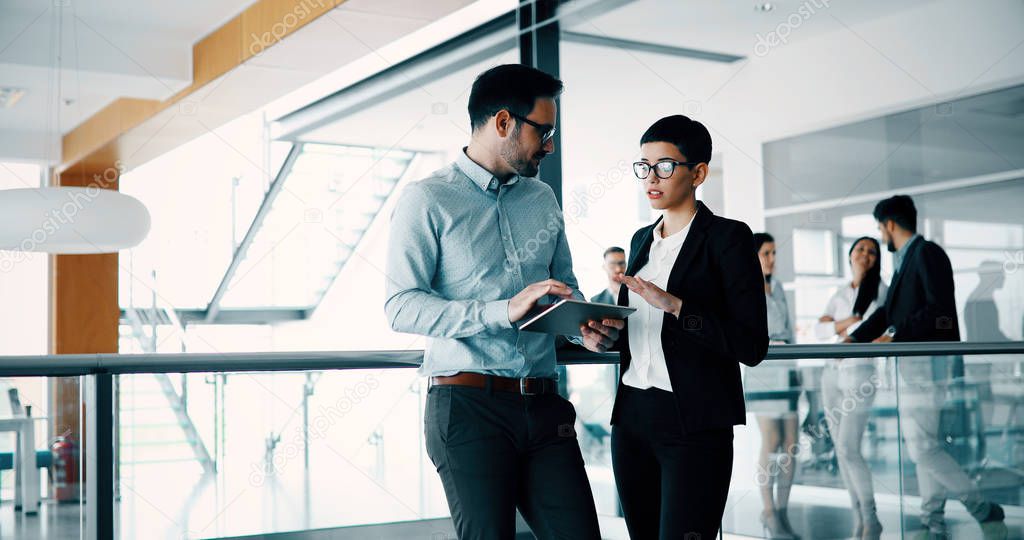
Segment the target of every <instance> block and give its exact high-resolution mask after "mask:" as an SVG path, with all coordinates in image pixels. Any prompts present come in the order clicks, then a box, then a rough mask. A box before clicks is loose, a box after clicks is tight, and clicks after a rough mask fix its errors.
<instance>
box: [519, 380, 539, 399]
mask: <svg viewBox="0 0 1024 540" xmlns="http://www.w3.org/2000/svg"><path fill="white" fill-rule="evenodd" d="M519 393H520V394H522V395H524V396H535V395H537V394H538V392H527V391H526V378H525V377H524V378H522V379H519Z"/></svg>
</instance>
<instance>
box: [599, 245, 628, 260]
mask: <svg viewBox="0 0 1024 540" xmlns="http://www.w3.org/2000/svg"><path fill="white" fill-rule="evenodd" d="M612 253H621V254H623V255H625V254H626V250H624V249H622V248H620V247H619V246H612V247H610V248H608V249H606V250H604V255H602V257H607V256H609V255H611V254H612Z"/></svg>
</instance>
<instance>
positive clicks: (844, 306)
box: [814, 236, 888, 539]
mask: <svg viewBox="0 0 1024 540" xmlns="http://www.w3.org/2000/svg"><path fill="white" fill-rule="evenodd" d="M879 251H880V249H879V244H878V241H877V240H875V239H874V238H871V237H869V236H865V237H862V238H858V239H857V241H856V242H854V243H853V246H852V247H851V248H850V254H849V258H850V270H851V271H852V274H853V279H852V280H851V281H850V283H848V284H846V285H844V286H842V287H840V288H839V290H837V291H836V293H835V294H834V295H833V296H832V298H831V299H830V300H829V301H828V306H827V307H826V308H825V314H824V315H823V316H822V317H821V319H819V322H818V324H817V325H815V328H814V333H815V336H816V337H817V338H818V339H819V340H822V341H828V342H833V343H834V342H838V341H840V340H842V339H843V338H846V337H847V335H849V334H850V333H851V332H853V331H854V330H856V329H857V327H858V326H860V323H861V321H863V320H864V319H865V318H867V317H868V316H869V315H871V313H872V312H874V311H875V310H876V309H878V308H879V307H880V306H881V305H882V304H883V303H884V302H885V295H886V293H887V292H888V288H887V287H886V286H885V283H882V277H881V263H880V257H879ZM877 390H878V376H877V374H876V373H875V364H874V359H872V358H837V359H834V360H829V361H828V362H827V363H826V365H825V369H824V371H823V372H822V375H821V393H822V400H823V401H824V403H823V405H824V408H825V421H826V423H827V424H828V430H829V433H830V434H831V435H832V441H833V444H834V445H835V450H836V459H837V460H838V461H839V474H840V475H841V476H842V478H843V483H844V484H845V485H846V490H847V491H848V492H849V493H850V504H851V508H852V509H853V524H854V525H853V538H871V539H877V538H878V537H879V535H880V534H881V533H882V524H881V522H879V521H878V514H877V512H876V510H875V493H874V487H873V486H872V482H871V469H870V468H868V464H867V462H866V461H865V460H864V455H863V454H862V453H861V449H860V447H861V440H862V439H863V437H864V429H865V427H866V426H867V422H868V415H869V414H870V412H871V404H872V402H874V399H875V393H876V391H877Z"/></svg>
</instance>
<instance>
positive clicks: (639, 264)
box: [626, 216, 661, 276]
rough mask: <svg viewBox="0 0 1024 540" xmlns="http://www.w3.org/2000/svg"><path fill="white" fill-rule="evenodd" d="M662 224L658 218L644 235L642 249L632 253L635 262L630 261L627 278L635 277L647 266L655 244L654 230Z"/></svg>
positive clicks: (641, 242) (641, 243)
mask: <svg viewBox="0 0 1024 540" xmlns="http://www.w3.org/2000/svg"><path fill="white" fill-rule="evenodd" d="M660 222H661V216H658V219H657V221H655V222H654V224H652V225H651V226H650V228H648V229H647V233H645V234H644V238H643V240H641V241H640V247H638V248H637V249H635V250H634V252H633V253H630V257H632V259H633V260H631V261H629V266H627V267H626V275H627V276H635V275H636V273H637V272H638V271H640V269H641V268H643V267H644V265H645V264H647V258H648V256H649V255H650V253H651V243H653V242H654V228H655V227H657V226H658V223H660Z"/></svg>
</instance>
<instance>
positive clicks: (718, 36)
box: [301, 0, 930, 151]
mask: <svg viewBox="0 0 1024 540" xmlns="http://www.w3.org/2000/svg"><path fill="white" fill-rule="evenodd" d="M928 1H930V0H907V1H906V2H900V3H899V5H892V4H890V3H888V2H884V1H882V0H862V1H858V2H842V1H832V2H828V0H799V1H796V0H784V1H782V2H772V4H773V5H774V6H775V7H774V8H773V10H772V11H770V12H760V11H757V10H755V9H754V5H755V4H756V3H757V2H753V1H752V0H751V1H748V0H742V1H737V0H729V1H723V0H688V1H685V2H683V1H680V0H634V1H632V2H628V3H626V4H625V5H623V6H622V7H619V8H616V9H612V10H610V11H608V12H606V13H603V14H600V15H598V16H595V17H588V18H586V19H585V20H582V21H577V22H574V23H573V24H572V25H570V26H567V27H564V28H563V30H564V31H570V32H576V33H584V34H591V35H596V36H604V37H611V38H617V39H625V40H631V41H640V42H649V43H658V44H663V45H669V46H673V47H682V48H690V49H699V50H706V51H711V52H718V53H727V54H734V55H738V56H743V57H746V58H753V57H755V52H754V47H755V44H756V43H757V39H758V37H757V36H758V35H767V34H768V33H769V32H773V31H777V29H778V28H779V25H780V24H784V25H793V26H794V27H793V28H792V29H791V31H790V32H789V34H788V35H787V37H786V39H787V42H788V43H793V42H795V41H800V40H806V39H809V38H813V37H815V36H820V35H822V34H826V33H830V32H836V31H843V32H846V31H847V30H846V28H845V26H844V25H847V26H850V27H855V26H856V25H859V24H864V23H865V22H868V21H871V20H872V19H876V18H880V17H886V16H890V15H893V14H896V13H898V12H900V11H902V10H905V9H907V8H909V7H913V6H915V5H920V4H924V3H927V2H928ZM815 3H817V4H818V5H820V6H822V9H820V10H815V11H814V12H813V13H809V12H807V11H806V10H807V9H808V8H804V10H805V11H804V13H807V17H806V18H804V16H803V15H801V12H800V11H799V10H800V9H801V7H802V6H810V7H811V9H814V8H813V6H814V5H815ZM825 3H828V6H829V7H827V8H826V7H825ZM792 14H796V15H795V17H799V18H800V21H799V23H797V22H796V18H793V19H790V15H792ZM561 50H562V58H561V61H562V66H561V72H562V76H563V79H564V80H565V82H566V97H565V98H564V99H563V101H565V106H566V107H570V106H575V107H576V108H577V109H586V110H600V109H602V108H605V107H606V105H607V97H608V95H613V94H616V92H617V91H618V90H611V89H610V88H612V87H614V88H619V87H622V88H623V89H625V90H628V89H630V88H632V87H635V86H636V84H638V83H637V81H636V79H635V76H636V75H637V74H639V75H640V76H642V77H651V75H650V72H651V69H653V68H652V66H661V68H662V69H663V70H667V71H666V72H665V73H663V74H662V75H660V77H661V78H662V79H663V80H664V79H671V80H673V81H674V82H673V84H677V85H681V84H684V83H687V81H688V83H696V82H700V81H701V79H706V81H707V84H711V85H713V86H721V81H719V80H717V79H719V78H720V77H719V75H721V73H723V72H724V71H723V70H729V69H732V67H733V65H731V64H723V63H717V62H709V61H705V60H697V59H692V58H682V57H678V56H672V57H665V56H662V55H659V54H652V53H649V52H635V51H619V50H610V49H604V48H602V47H597V46H593V45H581V44H577V43H563V44H562V47H561ZM598 57H600V58H601V59H602V61H601V62H596V61H595V58H598ZM623 59H626V60H627V61H626V62H624V63H626V64H628V65H629V66H630V69H633V70H634V71H633V72H631V71H629V70H619V69H615V68H611V67H610V66H612V65H616V66H618V65H620V64H622V63H623V62H619V63H618V64H617V63H615V61H616V60H623ZM516 61H518V52H517V51H511V52H509V53H507V54H503V55H501V56H500V57H497V58H493V59H491V60H488V61H485V62H482V63H479V64H476V65H473V66H467V67H465V68H463V69H460V70H458V71H455V72H452V73H450V74H448V75H446V76H445V77H444V78H442V79H439V80H436V81H431V82H430V83H428V84H426V85H425V86H424V87H423V88H422V89H419V90H417V91H414V92H410V93H406V94H403V95H400V96H398V97H395V98H392V99H388V100H387V101H385V102H382V103H380V104H377V105H374V106H372V107H370V108H368V109H366V110H364V111H360V112H357V113H355V114H352V115H349V116H348V117H346V118H343V119H341V120H339V121H337V122H333V123H331V124H328V125H325V126H323V127H321V128H319V129H316V130H314V131H312V132H309V133H306V134H304V135H303V136H302V137H301V138H302V140H306V141H320V142H334V143H340V144H362V145H372V146H381V147H387V148H390V147H392V146H398V147H401V148H404V149H409V150H418V151H439V150H447V149H450V148H453V147H457V146H458V145H459V144H462V143H463V142H464V141H465V140H466V139H467V138H468V133H467V131H468V129H467V127H466V124H468V115H467V113H466V104H467V103H466V102H467V99H468V95H467V94H468V92H466V90H467V88H468V86H469V84H471V83H472V81H473V78H474V77H475V76H476V75H477V74H478V73H480V72H481V71H483V70H484V69H486V68H487V67H490V66H492V65H496V64H500V63H505V62H516ZM638 66H644V67H638ZM681 74H682V75H681ZM679 77H681V78H682V79H683V81H681V82H676V78H679ZM640 84H643V83H642V82H641V83H640ZM598 89H601V90H598ZM695 93H697V94H701V92H695ZM708 93H710V90H708V91H707V92H704V93H703V95H707V94H708ZM621 95H628V93H627V94H621ZM435 103H436V104H443V106H442V108H441V109H440V110H437V111H435V110H433V105H434V104H435ZM613 110H615V109H613ZM644 121H646V120H644Z"/></svg>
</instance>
